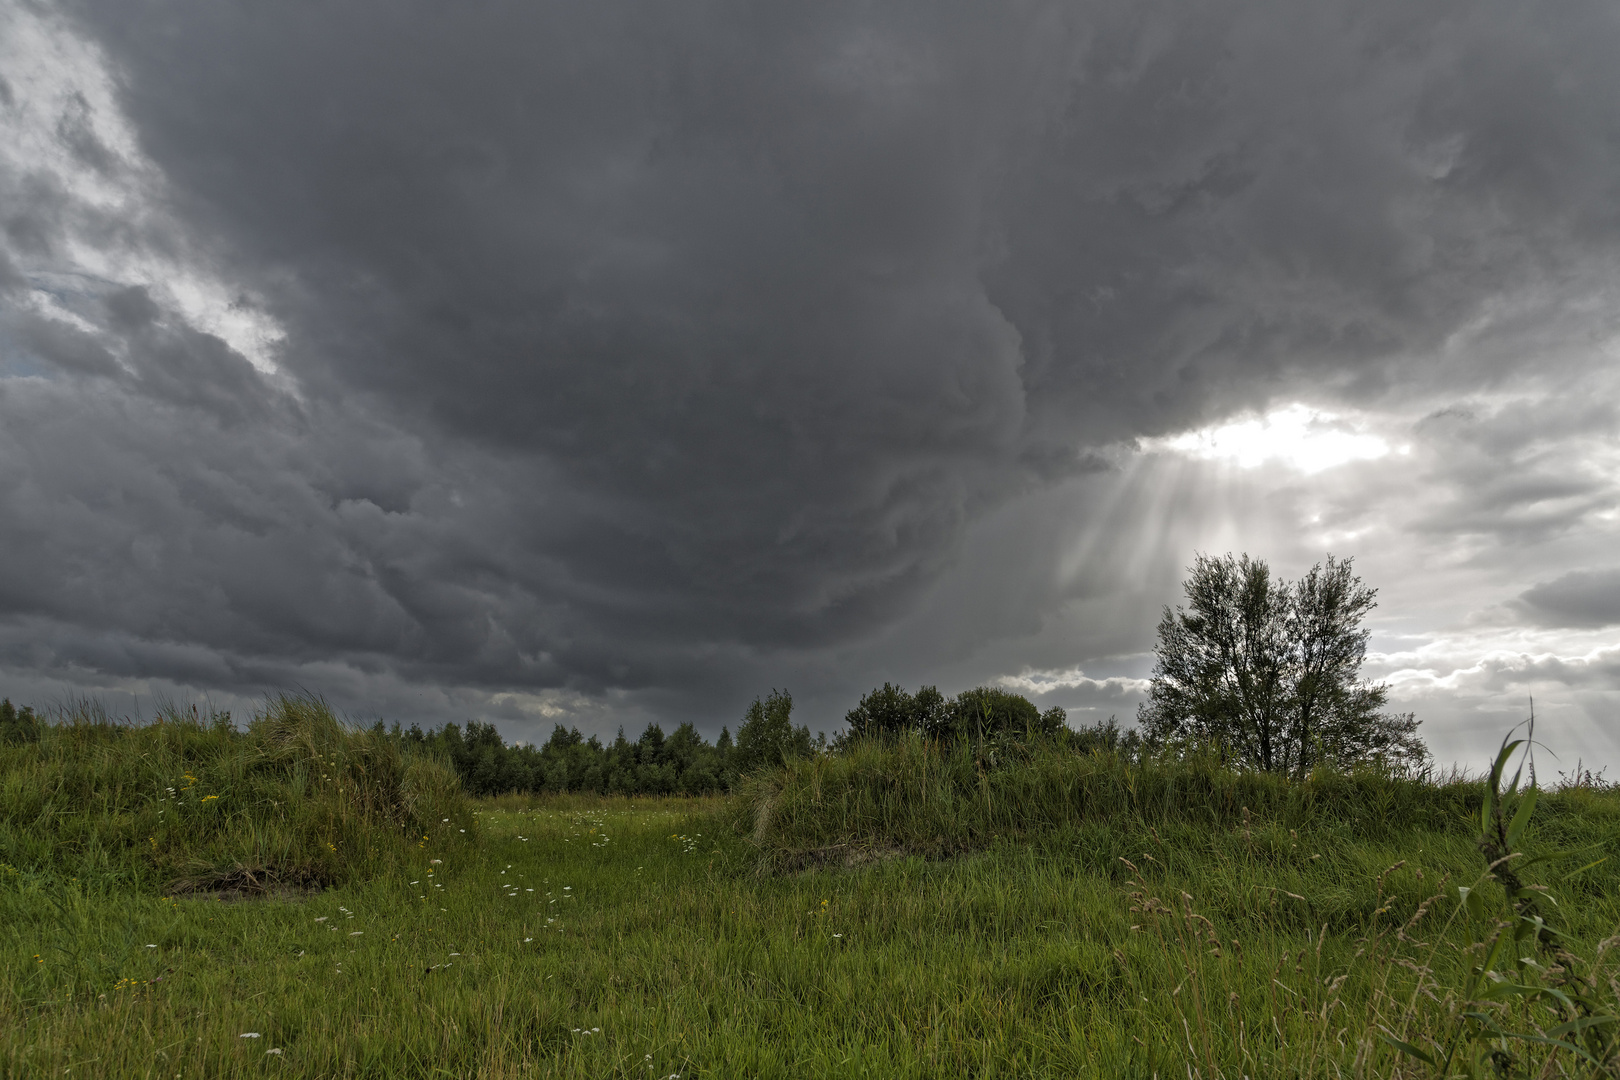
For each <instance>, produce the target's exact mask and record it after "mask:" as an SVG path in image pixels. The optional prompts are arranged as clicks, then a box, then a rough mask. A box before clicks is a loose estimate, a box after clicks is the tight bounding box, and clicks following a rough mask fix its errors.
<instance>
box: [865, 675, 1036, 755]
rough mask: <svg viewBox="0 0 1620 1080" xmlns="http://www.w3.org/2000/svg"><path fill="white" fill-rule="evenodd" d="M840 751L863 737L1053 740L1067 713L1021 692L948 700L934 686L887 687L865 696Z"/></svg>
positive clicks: (979, 690) (990, 690)
mask: <svg viewBox="0 0 1620 1080" xmlns="http://www.w3.org/2000/svg"><path fill="white" fill-rule="evenodd" d="M844 724H845V730H844V731H843V733H842V734H840V736H839V738H838V741H837V742H836V743H835V744H834V745H835V748H836V749H839V750H842V749H843V748H845V747H847V746H850V745H852V744H854V743H855V742H858V741H860V740H863V739H874V738H878V739H882V738H897V737H902V736H905V735H911V734H915V735H921V736H923V737H925V738H929V739H941V740H947V741H951V740H958V739H974V740H978V741H981V742H982V741H985V740H1008V741H1013V742H1019V741H1027V740H1030V739H1036V738H1052V737H1054V736H1057V735H1058V734H1059V733H1060V732H1062V731H1063V730H1065V727H1066V725H1065V716H1064V712H1063V710H1062V709H1055V708H1054V709H1048V710H1047V711H1046V712H1044V713H1043V712H1041V711H1040V710H1039V709H1037V708H1036V707H1035V705H1034V703H1033V702H1031V701H1030V700H1029V699H1028V698H1025V697H1023V696H1021V695H1019V694H1013V693H1009V692H1007V691H1006V690H1001V689H998V688H996V687H990V686H980V687H976V688H974V689H972V690H964V691H963V692H962V693H960V694H958V695H956V696H955V697H953V698H946V697H945V696H944V695H943V694H941V693H940V692H939V691H938V690H937V689H935V688H934V687H932V686H924V687H922V688H921V689H919V690H918V691H917V692H916V693H915V694H910V693H907V692H906V691H905V690H904V689H902V688H901V687H898V686H895V685H893V684H891V683H884V684H883V686H882V687H881V688H879V689H876V690H873V691H872V692H871V693H869V694H867V695H866V696H864V697H862V698H861V700H860V704H858V705H856V706H855V708H853V709H851V710H850V711H849V713H848V714H847V715H846V716H845V717H844Z"/></svg>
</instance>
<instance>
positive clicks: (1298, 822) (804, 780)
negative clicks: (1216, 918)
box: [734, 726, 1482, 864]
mask: <svg viewBox="0 0 1620 1080" xmlns="http://www.w3.org/2000/svg"><path fill="white" fill-rule="evenodd" d="M1112 734H1113V738H1114V739H1115V742H1116V746H1117V747H1118V748H1117V749H1114V750H1108V749H1104V748H1103V747H1104V746H1105V745H1106V742H1107V740H1108V739H1109V737H1110V729H1109V726H1104V727H1102V728H1098V729H1091V730H1090V731H1089V732H1083V733H1073V734H1071V735H1069V736H1067V737H1064V738H1057V739H1042V740H1036V741H1034V742H1029V743H1003V744H997V745H992V746H988V747H987V746H983V745H977V744H974V743H972V742H970V741H958V742H950V743H941V742H938V741H935V740H929V739H925V738H923V737H922V736H920V735H908V736H904V737H901V738H897V739H881V740H880V739H863V740H857V741H854V742H852V743H850V744H849V745H848V746H847V747H846V748H845V749H844V751H843V752H842V753H840V754H834V755H823V756H820V757H816V758H811V759H805V760H798V761H792V762H789V763H788V764H787V766H786V767H785V768H783V769H781V770H778V771H776V772H774V773H762V774H760V775H757V776H755V777H753V778H751V779H749V780H747V781H745V782H744V783H743V784H741V785H740V786H739V788H738V793H737V794H738V798H737V800H736V802H735V805H734V813H735V815H736V817H735V821H736V822H737V823H738V826H739V828H742V829H744V830H746V831H747V832H749V833H750V834H751V835H752V836H753V838H754V841H755V842H756V843H757V844H758V845H759V846H760V848H761V851H762V853H763V854H764V856H765V857H766V859H767V861H769V862H773V863H785V864H793V863H796V862H801V861H803V860H804V859H805V858H813V857H814V856H815V853H816V852H818V851H834V850H846V849H851V850H870V851H884V850H901V851H908V852H917V853H919V854H925V855H930V856H933V855H944V854H950V853H952V852H959V851H966V850H973V849H977V848H982V847H984V846H985V845H987V844H988V843H990V841H991V840H992V839H993V838H996V837H1001V838H1005V837H1019V836H1030V835H1036V834H1040V833H1042V832H1046V831H1050V830H1054V829H1061V828H1064V827H1067V826H1070V825H1072V824H1074V823H1076V822H1091V821H1120V820H1129V821H1136V822H1140V823H1142V824H1143V825H1144V826H1161V825H1166V824H1187V825H1196V826H1200V827H1208V828H1215V829H1230V828H1234V827H1239V826H1241V824H1242V823H1243V822H1244V821H1246V820H1249V819H1250V818H1251V817H1254V818H1263V819H1266V820H1270V821H1275V822H1278V823H1280V824H1283V825H1284V826H1286V827H1289V828H1298V827H1302V826H1305V825H1316V826H1321V825H1323V824H1324V823H1329V822H1331V823H1332V824H1333V825H1334V826H1335V827H1337V828H1341V829H1344V830H1346V831H1347V833H1348V834H1349V835H1354V836H1358V837H1379V836H1385V835H1388V834H1389V832H1390V831H1391V830H1392V829H1397V828H1414V827H1421V828H1427V829H1432V830H1435V831H1442V832H1445V831H1449V832H1459V835H1460V834H1461V832H1460V830H1466V828H1467V826H1466V824H1465V823H1466V822H1467V821H1468V820H1469V819H1471V818H1473V817H1475V816H1476V815H1477V813H1478V807H1479V804H1480V800H1481V798H1482V786H1481V785H1480V784H1479V783H1477V782H1472V781H1465V780H1461V779H1450V780H1445V781H1434V780H1431V779H1428V778H1425V777H1419V776H1408V775H1402V774H1399V773H1395V772H1392V771H1390V770H1388V769H1386V768H1381V767H1379V766H1376V765H1368V766H1363V767H1359V768H1355V769H1352V770H1349V771H1343V772H1341V771H1335V770H1331V769H1327V768H1321V769H1317V770H1315V771H1313V772H1312V773H1311V774H1310V775H1309V776H1308V777H1306V778H1305V779H1304V780H1302V781H1292V780H1290V779H1288V778H1287V777H1284V776H1280V775H1278V774H1276V773H1264V772H1258V771H1251V770H1234V769H1231V768H1228V767H1227V766H1225V765H1223V764H1222V762H1221V761H1220V759H1219V757H1218V756H1217V755H1216V754H1214V753H1212V752H1206V753H1188V754H1183V755H1169V754H1161V755H1153V754H1133V753H1132V752H1131V751H1130V750H1129V748H1128V745H1127V740H1125V739H1123V738H1121V737H1120V736H1119V735H1118V729H1117V728H1114V729H1112ZM1087 743H1089V744H1090V746H1089V747H1088V748H1086V749H1085V752H1079V753H1077V752H1076V750H1077V749H1081V748H1082V747H1085V745H1086V744H1087Z"/></svg>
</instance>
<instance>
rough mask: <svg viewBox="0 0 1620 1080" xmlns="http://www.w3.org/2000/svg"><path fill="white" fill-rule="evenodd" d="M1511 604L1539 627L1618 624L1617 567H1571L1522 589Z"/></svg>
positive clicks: (1619, 588)
mask: <svg viewBox="0 0 1620 1080" xmlns="http://www.w3.org/2000/svg"><path fill="white" fill-rule="evenodd" d="M1515 606H1516V607H1517V608H1518V609H1519V610H1520V611H1523V612H1524V613H1525V614H1526V615H1528V616H1529V617H1530V618H1532V619H1533V620H1535V621H1536V622H1537V623H1540V624H1541V625H1543V626H1568V627H1581V628H1595V627H1605V626H1617V625H1620V569H1616V568H1608V569H1603V570H1571V571H1570V572H1569V573H1567V574H1562V575H1560V576H1558V577H1556V578H1554V579H1553V580H1551V581H1544V582H1541V583H1539V584H1537V585H1535V586H1534V587H1532V588H1530V589H1527V590H1525V592H1524V593H1522V594H1521V595H1520V596H1519V598H1518V602H1517V604H1516V605H1515Z"/></svg>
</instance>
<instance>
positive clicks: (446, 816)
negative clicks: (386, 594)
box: [0, 695, 474, 892]
mask: <svg viewBox="0 0 1620 1080" xmlns="http://www.w3.org/2000/svg"><path fill="white" fill-rule="evenodd" d="M52 720H53V722H48V723H43V724H40V725H38V727H37V730H35V731H34V732H33V734H34V736H35V737H34V738H33V739H31V740H27V741H14V742H11V743H10V744H8V745H0V863H4V864H5V866H6V867H7V868H8V872H9V873H11V874H13V875H20V876H23V877H37V878H56V879H62V878H66V879H73V880H75V881H77V882H82V883H87V884H94V885H96V886H100V887H105V888H109V889H123V890H128V889H155V890H163V891H170V892H185V891H203V890H220V889H229V890H238V891H247V892H252V891H265V890H270V889H275V888H288V887H295V888H307V887H324V886H329V885H335V884H342V883H346V882H350V881H354V880H357V879H362V878H365V877H367V876H370V875H372V874H375V873H377V872H379V871H380V870H382V869H384V868H386V867H390V866H395V865H398V864H399V863H401V862H402V861H403V860H405V859H406V858H407V857H408V856H409V854H410V853H411V852H412V851H415V850H420V849H421V848H422V847H423V846H424V845H426V844H427V843H428V842H429V838H430V837H431V838H433V839H434V840H436V841H439V846H441V847H442V846H443V845H444V842H445V841H447V840H456V841H459V842H464V841H466V840H468V839H469V836H468V834H465V833H463V832H461V831H460V830H464V829H473V828H474V825H473V820H472V815H471V813H470V811H469V809H468V804H467V801H466V798H465V796H464V795H463V794H462V791H461V787H460V783H459V781H458V780H457V779H456V776H455V774H454V773H453V772H452V771H451V770H450V769H449V767H448V766H446V765H444V764H443V763H441V762H440V761H438V760H436V759H435V758H432V757H429V756H427V755H413V754H409V753H407V752H405V751H404V750H402V748H401V747H400V745H399V743H398V742H397V741H395V740H392V739H390V738H388V737H387V736H385V735H381V734H378V733H375V732H371V731H364V730H355V729H353V728H350V727H348V726H347V725H345V724H343V723H342V722H340V721H339V720H338V719H337V717H336V716H334V715H333V713H332V711H331V709H330V708H329V707H328V706H327V705H326V703H325V702H323V701H321V700H319V699H317V698H310V697H291V696H287V695H282V696H280V697H277V698H274V699H272V700H270V701H269V702H267V703H266V705H265V707H264V709H263V710H262V711H261V712H260V713H258V714H257V715H256V716H254V717H253V719H252V720H251V721H250V722H249V723H248V725H247V728H246V730H245V731H243V730H239V729H238V728H236V727H235V726H234V725H233V724H232V722H231V718H230V716H229V714H226V713H211V714H207V715H204V714H202V713H200V712H199V711H198V710H197V709H196V708H195V707H193V708H191V709H188V710H180V709H178V708H174V707H169V708H165V709H163V710H161V711H160V712H159V714H158V716H157V718H156V719H155V720H153V721H152V722H150V723H146V724H133V723H128V722H118V721H115V720H113V719H112V718H110V717H109V716H108V715H107V714H106V712H105V711H104V710H103V709H102V708H100V707H99V706H98V705H96V704H95V703H94V702H81V703H79V704H77V705H74V706H72V707H69V708H66V709H63V710H60V711H59V713H58V715H56V716H55V717H53V718H52ZM446 832H448V834H449V835H448V836H442V835H440V834H444V833H446Z"/></svg>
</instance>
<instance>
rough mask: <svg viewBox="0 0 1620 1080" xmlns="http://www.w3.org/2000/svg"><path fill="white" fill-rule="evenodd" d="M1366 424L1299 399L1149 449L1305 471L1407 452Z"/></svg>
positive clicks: (1160, 441)
mask: <svg viewBox="0 0 1620 1080" xmlns="http://www.w3.org/2000/svg"><path fill="white" fill-rule="evenodd" d="M1363 427H1364V425H1363V424H1361V423H1358V422H1355V421H1351V420H1347V419H1346V418H1344V417H1343V416H1341V415H1340V414H1338V413H1331V412H1324V411H1322V410H1320V409H1313V408H1311V407H1310V406H1308V405H1301V404H1298V403H1295V404H1293V405H1289V406H1286V407H1284V408H1281V409H1275V410H1273V411H1271V412H1269V413H1267V414H1265V415H1264V416H1261V417H1258V418H1255V419H1251V420H1239V421H1234V422H1230V423H1225V424H1220V425H1217V426H1212V427H1207V428H1200V429H1199V430H1197V431H1188V432H1184V433H1183V434H1181V435H1175V436H1171V437H1170V438H1166V439H1156V440H1153V443H1152V445H1151V447H1150V448H1151V449H1166V450H1174V451H1176V452H1177V453H1182V454H1186V455H1188V456H1190V457H1195V458H1199V459H1201V460H1204V461H1227V462H1231V463H1232V464H1234V465H1237V466H1238V467H1239V468H1243V469H1253V468H1257V467H1258V466H1260V465H1263V464H1265V463H1267V462H1280V463H1281V464H1284V465H1287V466H1289V467H1290V468H1294V469H1298V470H1299V471H1300V472H1304V473H1317V472H1321V471H1322V470H1324V469H1331V468H1333V467H1334V466H1336V465H1343V464H1346V463H1347V462H1351V461H1371V460H1374V459H1376V458H1381V457H1386V456H1388V455H1389V454H1392V453H1402V454H1404V453H1406V452H1407V450H1408V448H1407V447H1400V448H1396V447H1392V446H1391V445H1390V444H1389V442H1388V441H1386V440H1385V439H1383V438H1381V437H1379V436H1377V435H1373V434H1370V433H1368V432H1366V431H1365V430H1363Z"/></svg>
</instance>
